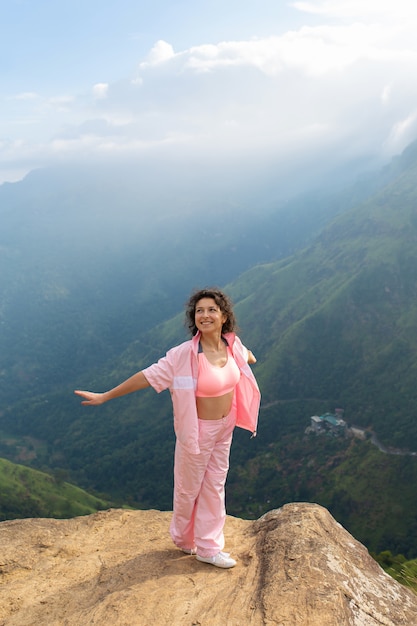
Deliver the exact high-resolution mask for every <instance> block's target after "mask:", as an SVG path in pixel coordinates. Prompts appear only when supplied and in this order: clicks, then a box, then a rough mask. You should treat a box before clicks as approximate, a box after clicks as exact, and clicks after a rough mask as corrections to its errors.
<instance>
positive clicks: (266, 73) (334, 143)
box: [0, 0, 417, 167]
mask: <svg viewBox="0 0 417 626" xmlns="http://www.w3.org/2000/svg"><path fill="white" fill-rule="evenodd" d="M389 4H390V3H385V2H378V3H376V2H375V3H374V2H370V3H367V2H365V3H362V2H360V3H359V2H353V1H352V2H347V1H344V0H340V2H339V1H338V2H336V1H333V2H330V1H324V0H323V1H317V2H308V3H307V2H296V3H295V5H296V6H297V8H298V9H300V10H303V11H310V12H313V11H314V12H316V14H319V13H320V14H322V15H323V16H324V15H326V16H328V15H331V16H333V17H343V20H344V21H336V22H334V23H330V22H329V21H327V23H324V20H323V23H319V24H317V25H315V26H311V25H310V26H303V27H300V28H299V29H297V30H290V31H287V32H286V33H283V34H282V35H280V36H270V37H264V38H260V37H258V38H252V39H248V40H242V41H222V42H219V43H208V44H202V45H196V46H192V47H190V48H189V49H185V50H181V51H178V52H175V51H174V47H173V46H172V45H171V44H170V43H168V42H166V41H163V40H159V41H157V42H156V43H155V45H154V46H153V47H152V48H151V50H150V52H149V54H148V55H147V56H146V58H145V60H144V61H143V62H142V63H140V64H138V67H137V72H136V75H135V76H133V77H130V78H126V79H124V80H120V81H115V82H112V83H108V82H100V83H96V84H95V85H94V87H93V88H92V90H91V91H90V93H84V94H81V95H78V96H61V97H52V96H48V97H46V96H43V97H41V96H39V95H38V94H36V93H34V92H29V91H28V92H27V93H26V94H25V93H22V94H20V95H19V96H18V97H17V99H15V100H14V102H13V107H12V106H11V107H10V111H9V112H8V115H5V116H2V117H3V121H1V120H0V138H3V137H7V136H8V133H9V132H10V128H11V127H12V126H13V121H12V122H11V121H10V120H15V121H16V120H18V119H19V120H22V119H25V118H24V116H23V113H25V114H26V115H27V117H26V119H30V120H32V127H33V128H32V136H31V137H30V138H28V137H26V138H25V140H24V141H23V143H22V144H20V145H18V144H14V143H13V142H12V143H9V144H8V148H7V150H6V149H3V147H1V146H0V164H1V163H3V164H4V167H6V166H7V167H11V165H10V164H11V163H12V164H13V163H14V162H18V161H19V159H21V158H23V157H24V156H25V155H26V158H27V160H29V159H31V158H32V159H33V162H34V164H36V161H37V160H38V161H44V162H46V161H47V160H48V159H51V160H54V159H55V158H56V157H57V155H60V156H62V157H63V158H64V157H65V155H72V156H74V157H75V156H76V155H77V154H80V155H85V154H90V155H92V156H94V155H97V156H100V155H103V154H105V155H109V154H113V155H122V154H125V155H127V156H129V158H130V157H132V156H133V155H135V154H138V155H139V154H144V153H146V152H148V151H152V152H155V151H158V150H159V151H160V153H161V154H163V153H165V154H167V153H168V154H169V155H170V156H172V154H174V153H176V156H179V155H185V156H184V158H185V159H187V158H189V159H190V162H193V159H194V158H195V155H197V156H198V158H202V155H213V159H214V158H217V160H218V161H219V163H220V161H221V160H222V159H224V162H225V163H227V164H230V163H233V161H234V160H235V159H241V158H245V157H246V158H248V159H253V161H254V162H260V160H263V161H266V160H267V159H271V160H272V159H277V160H278V161H279V162H280V163H282V162H284V161H287V162H288V163H289V162H290V161H293V162H294V164H295V165H294V167H299V163H300V161H302V160H303V158H304V156H305V155H313V156H312V158H313V159H315V160H316V161H317V160H319V156H318V155H320V154H321V153H322V152H323V151H330V150H331V149H333V150H334V152H335V154H336V155H337V157H336V158H340V159H343V158H345V157H346V158H355V157H358V158H360V157H361V156H362V155H364V154H371V153H372V152H377V151H380V150H382V148H384V149H385V150H386V151H387V152H388V151H389V150H391V151H395V150H397V149H398V147H399V146H401V147H403V144H404V141H407V140H409V141H411V140H412V139H413V138H414V135H415V134H416V133H417V128H416V120H415V102H417V84H416V82H415V81H414V76H415V75H416V74H417V44H416V41H415V39H416V38H415V36H414V22H413V18H414V16H415V11H414V8H412V9H411V13H410V19H409V20H403V22H402V23H400V22H399V21H398V22H396V23H395V27H392V24H391V23H390V21H389V20H387V19H386V17H387V15H388V12H389V6H388V5H389ZM364 5H366V7H367V9H366V12H362V17H363V16H364V15H365V13H366V15H367V16H368V18H372V19H368V20H367V19H362V18H361V16H360V11H359V9H361V8H363V6H364ZM396 6H397V5H396ZM399 6H400V10H401V9H402V10H404V7H405V3H403V2H401V1H400V2H399ZM413 6H414V5H413ZM416 6H417V5H416ZM378 7H380V9H381V10H380V11H379V12H378V11H377V9H378ZM348 18H349V19H348ZM13 116H15V117H13ZM45 128H47V133H45ZM21 136H22V137H23V133H22V135H21ZM400 149H401V148H400ZM164 151H165V152H164ZM176 151H177V152H176Z"/></svg>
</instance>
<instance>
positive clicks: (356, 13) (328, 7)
mask: <svg viewBox="0 0 417 626" xmlns="http://www.w3.org/2000/svg"><path fill="white" fill-rule="evenodd" d="M291 5H292V6H293V7H294V8H296V9H298V10H299V11H303V12H306V13H313V14H316V15H321V16H327V17H329V16H330V17H338V18H350V19H352V18H353V19H356V18H357V19H361V20H363V19H368V18H373V19H375V18H376V19H377V20H383V19H387V18H388V19H392V18H394V19H395V20H401V19H402V18H403V17H406V18H407V19H410V18H411V17H414V18H416V17H417V5H416V4H415V3H414V2H413V1H412V0H396V1H395V2H393V1H392V0H316V1H315V2H292V3H291Z"/></svg>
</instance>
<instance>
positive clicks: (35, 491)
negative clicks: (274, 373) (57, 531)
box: [0, 459, 109, 520]
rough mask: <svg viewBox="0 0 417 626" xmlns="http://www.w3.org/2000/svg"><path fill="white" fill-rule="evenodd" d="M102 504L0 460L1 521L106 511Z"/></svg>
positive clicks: (58, 477) (60, 478) (47, 477)
mask: <svg viewBox="0 0 417 626" xmlns="http://www.w3.org/2000/svg"><path fill="white" fill-rule="evenodd" d="M108 505H109V503H108V502H106V501H105V500H102V499H100V498H97V497H95V496H92V495H91V494H88V493H86V492H85V491H83V490H82V489H80V488H79V487H76V486H74V485H70V484H69V483H67V482H65V481H64V480H63V475H62V473H59V472H57V473H56V474H55V476H51V475H48V474H45V473H43V472H39V471H37V470H33V469H30V468H29V467H25V466H23V465H17V464H15V463H11V462H10V461H6V460H4V459H0V520H7V519H15V518H23V517H55V518H56V517H58V518H63V517H74V516H76V515H87V514H90V513H94V512H95V511H99V510H101V509H104V508H106V507H108Z"/></svg>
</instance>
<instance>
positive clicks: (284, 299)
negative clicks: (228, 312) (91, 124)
mask: <svg viewBox="0 0 417 626" xmlns="http://www.w3.org/2000/svg"><path fill="white" fill-rule="evenodd" d="M415 152H416V149H415V146H414V147H413V150H410V151H408V152H407V154H406V159H403V161H402V165H401V167H398V170H397V174H396V177H395V180H394V181H393V182H390V183H389V184H386V186H385V187H384V188H383V189H380V190H379V191H378V193H377V194H376V195H374V196H372V197H371V198H369V199H368V200H367V201H366V202H362V203H360V204H358V205H357V206H355V207H354V208H353V209H351V210H349V211H346V212H343V213H342V214H341V215H340V216H339V217H337V218H336V219H335V220H334V221H333V222H332V223H331V224H329V225H328V226H327V227H326V228H325V229H321V232H320V234H319V235H318V236H317V237H316V239H315V240H314V241H313V242H312V243H311V244H310V245H309V246H308V247H305V248H304V249H303V250H301V251H299V252H297V253H296V254H295V255H293V256H291V257H288V258H286V259H283V260H279V261H273V262H272V261H271V262H269V263H263V264H260V265H256V266H254V267H252V268H251V269H250V270H248V271H247V272H245V273H243V274H241V275H240V276H239V278H238V279H236V280H235V281H233V282H232V283H231V284H229V285H228V286H227V290H228V291H229V292H230V293H231V295H232V297H233V299H234V301H235V302H236V309H237V314H238V319H239V322H240V326H241V332H240V335H241V337H242V339H243V340H244V342H245V343H246V344H247V345H248V346H249V347H250V348H251V349H253V351H254V352H255V354H256V356H257V358H258V363H257V364H256V365H255V366H254V371H255V373H256V376H257V378H258V380H259V383H260V386H261V390H262V393H263V402H262V407H261V416H260V426H259V434H258V437H257V438H256V439H254V440H250V439H249V437H248V434H247V433H245V432H243V431H239V430H237V432H236V436H235V441H234V444H233V449H232V459H231V471H230V476H229V481H228V491H227V494H228V495H227V502H228V511H229V513H230V514H232V515H240V516H244V517H257V516H259V515H260V514H262V513H263V512H265V511H266V510H269V509H271V508H277V507H279V506H282V505H283V504H284V503H285V502H288V501H300V500H308V501H315V502H318V503H320V504H323V505H324V506H326V507H327V508H329V510H330V512H331V513H332V514H333V515H334V516H335V517H336V519H338V521H340V522H341V523H342V524H343V525H345V526H346V528H347V529H348V530H349V531H350V532H352V533H353V534H354V535H355V537H356V538H357V539H359V540H360V541H362V542H364V543H365V544H366V545H367V546H368V548H369V549H371V550H373V551H374V552H381V551H382V550H391V551H392V552H393V553H395V554H397V553H403V554H404V555H406V556H407V558H413V557H415V556H416V555H417V542H416V539H415V537H416V536H417V533H416V530H417V501H416V499H415V497H414V494H415V487H416V484H417V475H416V474H417V456H412V455H410V454H408V452H410V451H411V452H413V451H415V452H417V420H416V419H415V413H416V409H415V406H417V404H416V401H417V391H416V388H415V374H416V365H417V345H416V342H417V298H416V295H417V245H416V242H417V192H416V186H415V180H416V179H417V178H416V176H417V155H416V154H415ZM319 230H320V229H319ZM180 276H181V275H180ZM178 280H180V278H178ZM81 317H82V316H81ZM82 336H84V335H82ZM75 337H76V336H75ZM185 338H186V335H185V331H184V328H183V326H182V315H180V316H176V317H174V318H172V319H169V320H168V321H165V322H163V323H162V324H159V325H158V326H156V327H154V328H152V329H150V330H148V331H147V332H146V333H143V334H141V336H140V337H139V339H138V340H137V341H135V342H130V343H129V345H128V346H127V347H126V349H125V350H123V351H122V352H121V353H119V355H118V357H117V358H113V359H112V360H110V361H107V362H106V361H104V362H103V363H100V362H97V363H96V365H95V367H94V368H91V369H89V371H88V373H86V371H82V372H80V376H79V378H78V379H77V380H73V381H71V380H68V384H67V385H66V386H65V388H63V387H62V386H57V387H56V388H54V391H53V392H51V391H49V392H48V393H46V392H45V393H42V395H37V396H31V397H29V398H23V399H20V400H14V401H13V402H9V405H8V406H7V407H5V408H4V410H3V411H2V422H3V424H4V427H5V428H7V429H8V431H10V432H14V433H17V434H20V435H21V436H23V435H27V434H31V435H32V436H33V437H36V438H37V439H39V440H40V441H42V442H43V446H41V447H39V450H38V451H37V454H36V456H35V457H34V458H33V459H32V460H31V461H30V463H31V465H32V466H36V467H38V468H45V467H48V468H50V469H54V468H64V469H65V470H67V471H68V472H69V473H70V476H71V480H72V481H73V482H76V483H77V484H79V485H82V486H83V487H84V488H87V489H91V490H94V491H98V492H100V493H107V494H109V498H112V499H118V500H119V501H120V500H123V501H124V502H127V503H129V504H131V505H133V506H143V507H147V508H150V507H155V508H159V509H170V508H171V498H172V457H173V447H174V436H173V428H172V410H171V403H170V397H169V393H168V392H164V393H162V394H161V395H156V394H155V393H154V392H153V391H152V390H147V391H145V392H142V393H140V394H136V395H135V396H134V397H127V398H122V399H119V400H117V401H114V402H112V403H109V404H108V405H105V406H103V407H99V408H86V407H81V406H80V404H79V400H78V399H77V398H74V396H73V395H72V390H73V389H74V388H77V387H78V388H90V389H94V390H102V389H106V388H109V387H111V386H113V385H115V384H116V383H118V382H119V381H120V380H122V379H124V378H126V377H127V376H129V375H131V374H132V373H133V372H135V371H137V370H138V369H140V368H141V367H144V366H146V365H148V364H149V363H151V362H153V361H154V360H155V359H157V358H158V357H159V356H160V355H162V354H163V353H164V352H165V351H166V349H167V348H169V347H170V346H171V345H173V344H174V343H177V342H179V341H181V340H183V339H185ZM74 341H75V343H77V340H76V338H75V339H74ZM90 356H91V355H90ZM336 407H340V408H342V409H343V410H344V417H345V419H346V421H347V422H348V424H349V425H350V426H352V425H355V426H361V427H363V428H364V429H367V431H368V432H369V434H370V433H371V431H372V432H374V433H376V435H377V436H378V438H379V440H380V441H381V442H382V444H384V446H385V447H386V448H391V450H390V452H393V451H395V452H396V454H387V453H385V452H381V451H380V450H379V449H378V448H377V447H376V446H374V445H372V444H371V443H370V441H369V440H366V441H363V442H361V441H358V440H356V439H351V438H347V439H344V438H342V439H335V438H332V437H326V436H325V437H317V436H315V435H313V436H311V435H306V434H305V430H306V428H307V426H309V424H310V418H311V416H312V415H321V414H323V413H325V412H327V411H333V410H334V409H335V408H336ZM393 448H394V449H396V450H392V449H393ZM2 454H3V456H6V457H7V458H13V451H12V450H9V452H7V450H5V451H4V452H2Z"/></svg>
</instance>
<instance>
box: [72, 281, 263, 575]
mask: <svg viewBox="0 0 417 626" xmlns="http://www.w3.org/2000/svg"><path fill="white" fill-rule="evenodd" d="M186 320H187V324H188V328H189V330H190V332H191V335H192V339H191V340H189V341H185V342H184V343H182V344H180V345H178V346H176V347H174V348H171V350H169V351H168V352H167V353H166V355H165V356H164V357H163V358H161V359H160V360H159V361H158V362H157V363H154V364H153V365H151V366H150V367H148V368H146V369H144V370H142V371H140V372H138V373H137V374H134V375H133V376H132V377H131V378H128V379H127V380H125V381H124V382H123V383H121V384H120V385H118V386H117V387H115V388H114V389H111V390H110V391H107V392H105V393H93V392H89V391H75V393H76V394H77V395H79V396H81V397H82V398H84V401H83V402H82V404H85V405H100V404H103V403H104V402H107V401H108V400H112V399H114V398H117V397H119V396H123V395H126V394H128V393H132V392H134V391H138V390H139V389H145V388H146V387H149V386H152V387H153V388H154V389H155V391H157V392H158V393H159V392H160V391H163V390H164V389H169V390H170V392H171V397H172V403H173V409H174V430H175V434H176V445H175V464H174V503H173V517H172V521H171V525H170V533H171V537H172V540H173V542H174V543H175V545H176V546H177V547H178V548H180V549H181V550H183V552H185V553H187V554H196V555H197V557H196V558H197V559H198V560H199V561H202V562H204V563H210V564H211V565H214V566H216V567H222V568H229V567H234V566H235V565H236V561H235V560H234V559H232V558H231V557H230V555H229V554H228V553H227V552H223V547H224V535H223V528H224V523H225V520H226V510H225V498H224V486H225V482H226V477H227V472H228V469H229V453H230V446H231V443H232V435H233V430H234V427H235V426H240V427H241V428H245V429H246V430H249V431H251V432H252V433H253V436H255V435H256V426H257V421H258V412H259V403H260V393H259V388H258V385H257V383H256V380H255V377H254V375H253V373H252V371H251V369H250V367H249V365H248V363H255V362H256V359H255V357H254V356H253V354H252V352H250V351H249V350H247V349H246V348H245V347H244V346H243V344H242V343H241V341H240V339H239V338H238V337H237V336H236V335H235V330H236V319H235V316H234V313H233V308H232V304H231V302H230V300H229V298H228V297H227V296H226V295H225V294H224V293H223V292H221V291H220V290H219V289H217V288H214V289H203V290H201V291H197V292H196V293H194V294H193V295H192V296H191V297H190V299H189V301H188V303H187V307H186Z"/></svg>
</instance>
